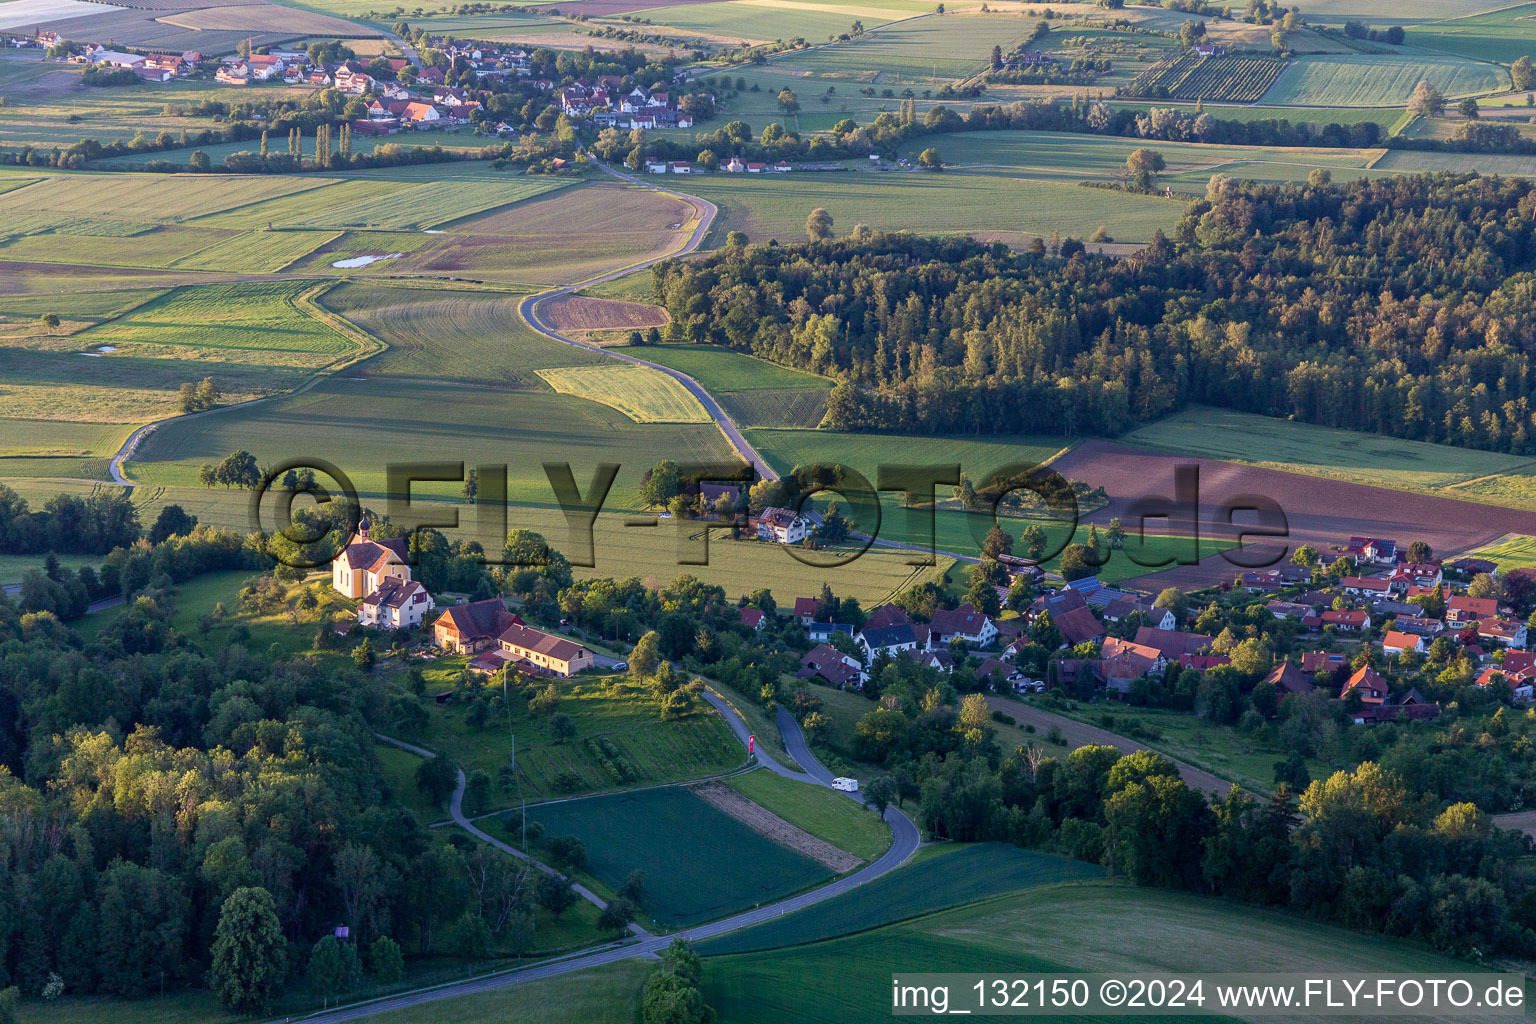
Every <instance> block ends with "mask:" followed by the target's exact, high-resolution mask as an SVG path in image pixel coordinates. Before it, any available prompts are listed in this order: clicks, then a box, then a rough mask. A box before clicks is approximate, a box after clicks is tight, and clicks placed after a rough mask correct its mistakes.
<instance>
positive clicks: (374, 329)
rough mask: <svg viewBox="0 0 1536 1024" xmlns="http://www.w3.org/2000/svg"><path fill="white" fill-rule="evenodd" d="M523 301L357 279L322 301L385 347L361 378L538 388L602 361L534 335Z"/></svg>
mask: <svg viewBox="0 0 1536 1024" xmlns="http://www.w3.org/2000/svg"><path fill="white" fill-rule="evenodd" d="M523 297H524V296H523V294H522V293H515V292H513V293H508V292H498V291H473V290H469V288H468V287H467V286H459V287H457V288H456V287H455V286H453V285H449V284H424V283H423V284H414V285H413V284H411V283H409V282H390V283H388V284H383V283H373V282H369V281H366V280H358V281H347V282H344V283H342V284H339V285H337V286H336V287H334V288H332V289H331V290H330V291H328V292H326V293H325V295H324V297H323V298H322V300H321V302H322V304H323V305H324V306H325V307H326V308H327V309H330V310H332V311H334V312H336V313H339V314H341V315H342V316H344V317H346V318H347V319H348V320H350V321H351V322H352V323H354V324H356V325H357V326H359V327H361V328H362V329H363V330H365V331H367V332H368V333H369V334H372V335H373V336H374V337H376V338H378V339H379V340H380V341H382V342H384V343H385V344H386V345H388V346H389V348H388V349H387V350H386V351H384V352H382V353H380V354H379V355H377V356H374V357H373V358H372V359H369V360H367V361H366V362H363V363H360V364H358V366H356V367H355V368H354V371H353V372H354V373H355V374H357V375H361V376H366V377H398V378H421V379H431V380H434V381H440V382H444V383H449V384H455V385H457V386H459V387H461V388H488V387H525V388H535V389H538V390H541V391H542V390H543V389H544V384H543V382H542V381H541V379H540V377H539V375H538V373H537V371H538V370H542V369H547V368H549V367H553V366H570V365H572V364H573V363H582V362H590V363H600V362H603V361H604V359H603V357H602V356H600V355H598V354H596V353H591V352H587V351H585V350H583V349H579V348H576V347H574V346H572V345H566V344H563V343H562V342H558V341H554V340H552V339H550V338H546V337H544V336H543V335H542V334H536V333H535V332H534V331H533V330H531V329H530V328H529V327H528V325H527V324H525V323H523V321H522V319H521V318H520V317H519V316H518V315H517V305H518V303H519V302H520V301H522V299H523Z"/></svg>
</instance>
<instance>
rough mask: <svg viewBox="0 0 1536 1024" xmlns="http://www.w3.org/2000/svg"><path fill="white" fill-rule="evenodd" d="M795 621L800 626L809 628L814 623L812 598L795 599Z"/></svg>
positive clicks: (813, 602) (814, 609)
mask: <svg viewBox="0 0 1536 1024" xmlns="http://www.w3.org/2000/svg"><path fill="white" fill-rule="evenodd" d="M795 621H796V622H798V623H800V625H802V626H809V625H810V624H811V623H812V622H815V621H816V599H815V598H814V597H797V598H795Z"/></svg>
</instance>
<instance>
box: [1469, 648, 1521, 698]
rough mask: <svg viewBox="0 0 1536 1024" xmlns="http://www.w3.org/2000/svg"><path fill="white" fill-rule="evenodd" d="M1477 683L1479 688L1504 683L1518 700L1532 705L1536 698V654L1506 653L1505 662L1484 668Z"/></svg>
mask: <svg viewBox="0 0 1536 1024" xmlns="http://www.w3.org/2000/svg"><path fill="white" fill-rule="evenodd" d="M1476 682H1477V685H1478V686H1491V685H1493V684H1494V683H1495V682H1503V684H1504V685H1505V686H1508V687H1509V688H1510V692H1511V694H1512V695H1513V697H1514V698H1515V699H1516V700H1518V701H1521V702H1523V703H1530V701H1531V700H1532V698H1533V696H1536V653H1532V652H1531V651H1505V652H1504V660H1503V661H1502V662H1501V663H1499V664H1496V665H1489V666H1487V667H1486V668H1484V669H1483V670H1482V672H1481V673H1479V674H1478V677H1477V680H1476Z"/></svg>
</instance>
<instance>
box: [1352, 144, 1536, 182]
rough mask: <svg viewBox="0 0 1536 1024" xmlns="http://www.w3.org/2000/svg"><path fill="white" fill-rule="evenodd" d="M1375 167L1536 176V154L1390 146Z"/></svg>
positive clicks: (1417, 170) (1405, 171) (1507, 175)
mask: <svg viewBox="0 0 1536 1024" xmlns="http://www.w3.org/2000/svg"><path fill="white" fill-rule="evenodd" d="M1376 167H1377V168H1378V169H1381V170H1388V171H1402V172H1403V173H1406V174H1412V173H1415V172H1419V171H1462V172H1465V171H1473V170H1475V171H1477V172H1479V173H1481V174H1502V175H1505V176H1506V177H1512V176H1521V177H1526V178H1531V177H1536V157H1532V156H1521V155H1519V154H1516V153H1416V152H1413V151H1411V150H1406V149H1402V150H1399V149H1392V150H1388V151H1387V155H1386V156H1384V157H1382V158H1381V162H1380V163H1378V164H1377V165H1376Z"/></svg>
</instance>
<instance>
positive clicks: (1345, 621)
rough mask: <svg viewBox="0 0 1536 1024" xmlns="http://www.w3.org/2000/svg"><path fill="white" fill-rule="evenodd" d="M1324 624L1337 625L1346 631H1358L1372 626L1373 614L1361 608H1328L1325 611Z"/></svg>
mask: <svg viewBox="0 0 1536 1024" xmlns="http://www.w3.org/2000/svg"><path fill="white" fill-rule="evenodd" d="M1323 625H1325V626H1335V627H1337V628H1338V629H1339V630H1341V631H1344V632H1350V633H1354V632H1358V631H1360V630H1362V629H1370V628H1371V615H1370V613H1369V612H1367V611H1363V610H1361V609H1359V608H1345V609H1343V610H1335V609H1332V608H1330V609H1328V610H1327V611H1325V612H1323Z"/></svg>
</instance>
